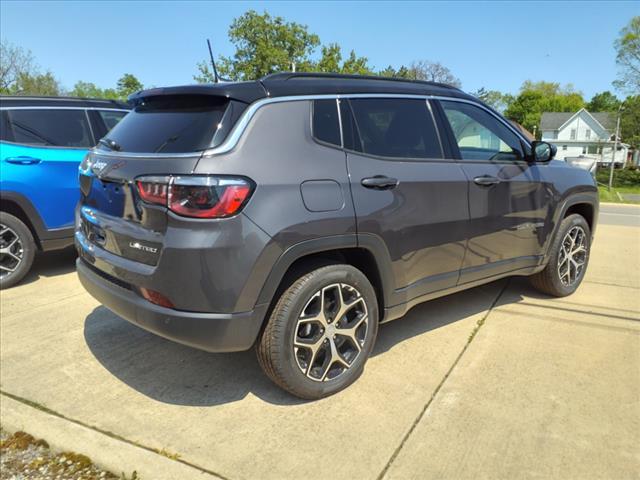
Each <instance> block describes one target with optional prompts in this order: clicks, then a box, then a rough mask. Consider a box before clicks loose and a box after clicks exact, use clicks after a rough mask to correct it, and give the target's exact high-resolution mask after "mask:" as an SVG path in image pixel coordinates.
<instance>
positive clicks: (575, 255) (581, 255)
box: [558, 226, 587, 287]
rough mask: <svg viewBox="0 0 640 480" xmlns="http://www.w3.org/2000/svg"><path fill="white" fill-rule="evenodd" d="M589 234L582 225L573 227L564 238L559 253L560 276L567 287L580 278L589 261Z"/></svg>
mask: <svg viewBox="0 0 640 480" xmlns="http://www.w3.org/2000/svg"><path fill="white" fill-rule="evenodd" d="M586 241H587V234H586V233H585V231H584V230H583V229H582V227H579V226H575V227H573V228H571V229H570V230H569V231H568V232H567V234H566V235H565V236H564V238H563V239H562V244H561V245H560V255H558V276H559V277H560V281H561V282H562V284H563V285H564V286H565V287H570V286H572V285H573V284H574V283H576V281H577V280H578V279H579V278H580V275H581V274H582V271H583V269H584V266H585V263H586V262H587V247H586Z"/></svg>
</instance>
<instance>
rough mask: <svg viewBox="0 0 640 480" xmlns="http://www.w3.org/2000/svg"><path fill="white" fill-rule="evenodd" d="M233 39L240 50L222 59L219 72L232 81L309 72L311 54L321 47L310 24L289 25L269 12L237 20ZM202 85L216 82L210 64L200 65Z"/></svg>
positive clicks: (231, 34) (252, 13) (231, 32)
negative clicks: (311, 30) (280, 73)
mask: <svg viewBox="0 0 640 480" xmlns="http://www.w3.org/2000/svg"><path fill="white" fill-rule="evenodd" d="M229 40H230V41H231V43H233V45H234V46H235V48H236V52H235V53H234V54H233V56H232V57H224V56H223V57H220V59H219V62H218V63H219V67H218V69H219V72H220V74H221V75H222V76H223V77H229V78H230V79H232V80H254V79H258V78H260V77H263V76H264V75H268V74H270V73H274V72H279V71H289V70H291V69H292V66H293V65H295V68H296V70H300V71H309V70H310V69H311V65H312V62H311V60H310V55H311V54H312V53H313V51H314V50H315V48H316V47H317V46H318V45H319V44H320V39H319V38H318V36H317V35H315V34H312V33H309V31H308V28H307V26H306V25H300V24H298V23H295V22H287V21H285V20H284V19H283V18H282V17H272V16H271V15H269V13H267V12H264V13H263V14H259V13H257V12H256V11H254V10H249V11H248V12H246V13H245V14H243V15H241V16H240V17H238V18H236V19H234V20H233V22H232V24H231V26H230V27H229ZM198 70H199V74H198V75H195V76H194V79H195V80H196V81H198V82H212V81H213V80H214V78H213V74H212V72H211V69H210V67H209V64H208V62H200V63H199V64H198Z"/></svg>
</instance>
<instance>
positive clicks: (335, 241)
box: [256, 233, 395, 305]
mask: <svg viewBox="0 0 640 480" xmlns="http://www.w3.org/2000/svg"><path fill="white" fill-rule="evenodd" d="M356 248H363V249H365V250H368V251H369V252H370V253H371V254H372V257H373V258H374V261H375V264H376V265H375V266H376V267H377V269H378V272H379V274H380V282H381V284H382V296H383V298H382V300H383V305H393V297H394V292H395V286H394V282H393V276H392V275H393V273H392V272H393V271H392V269H391V260H390V256H389V252H388V250H387V248H386V246H385V245H384V243H383V242H382V240H381V239H380V238H378V237H376V236H375V235H368V234H360V235H357V234H355V233H354V234H345V235H332V236H329V237H321V238H314V239H311V240H305V241H302V242H300V243H296V244H295V245H292V246H291V247H289V248H287V249H286V250H285V251H284V252H283V253H282V255H280V257H279V258H278V259H277V260H276V262H275V264H274V266H273V267H272V269H271V272H270V273H269V275H268V276H267V279H266V281H265V282H264V285H263V287H262V290H261V291H260V295H259V296H258V301H257V302H256V305H262V304H265V303H267V304H268V303H271V301H272V300H273V297H274V295H275V293H276V291H277V289H278V287H279V286H280V283H281V282H282V280H283V279H284V276H285V274H286V273H287V271H288V270H289V268H290V267H291V265H293V263H294V262H295V261H297V260H299V259H301V258H303V257H306V256H309V255H312V254H317V253H322V252H327V253H329V252H332V251H335V250H343V249H356Z"/></svg>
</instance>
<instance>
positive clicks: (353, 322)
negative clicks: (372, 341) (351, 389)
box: [293, 283, 369, 382]
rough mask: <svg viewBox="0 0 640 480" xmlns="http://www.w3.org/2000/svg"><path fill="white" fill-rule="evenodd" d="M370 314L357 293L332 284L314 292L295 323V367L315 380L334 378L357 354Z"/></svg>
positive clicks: (343, 370)
mask: <svg viewBox="0 0 640 480" xmlns="http://www.w3.org/2000/svg"><path fill="white" fill-rule="evenodd" d="M368 322H369V315H368V312H367V305H366V302H365V301H364V298H363V297H362V295H361V294H360V292H359V291H358V290H357V289H356V288H354V287H353V286H351V285H347V284H345V283H334V284H332V285H329V286H326V287H323V288H322V289H320V290H319V291H317V292H316V293H314V294H313V295H312V296H311V298H310V299H309V301H308V302H307V303H306V305H305V307H304V308H303V309H302V313H301V314H300V316H299V317H298V321H297V323H296V328H295V333H294V335H295V336H294V341H293V351H294V356H295V359H296V363H297V364H298V367H299V368H300V370H301V371H302V373H304V374H305V375H306V376H307V377H308V378H310V379H311V380H315V381H318V382H323V381H328V380H334V379H336V378H338V377H339V376H340V375H342V374H343V373H344V372H346V371H347V370H349V368H351V366H352V365H353V364H354V362H355V360H356V359H357V358H358V356H359V355H360V353H361V351H362V348H363V346H364V341H365V338H366V335H367V329H368Z"/></svg>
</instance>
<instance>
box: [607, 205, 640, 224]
mask: <svg viewBox="0 0 640 480" xmlns="http://www.w3.org/2000/svg"><path fill="white" fill-rule="evenodd" d="M599 223H600V224H603V225H626V226H632V227H640V205H630V204H617V203H602V204H600V217H599Z"/></svg>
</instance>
